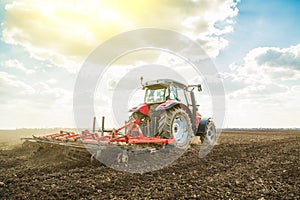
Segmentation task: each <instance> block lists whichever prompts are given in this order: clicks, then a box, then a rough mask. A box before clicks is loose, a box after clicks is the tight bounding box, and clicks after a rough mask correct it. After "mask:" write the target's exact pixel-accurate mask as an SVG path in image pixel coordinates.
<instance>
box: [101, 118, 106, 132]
mask: <svg viewBox="0 0 300 200" xmlns="http://www.w3.org/2000/svg"><path fill="white" fill-rule="evenodd" d="M104 123H105V117H104V116H102V124H101V136H104Z"/></svg>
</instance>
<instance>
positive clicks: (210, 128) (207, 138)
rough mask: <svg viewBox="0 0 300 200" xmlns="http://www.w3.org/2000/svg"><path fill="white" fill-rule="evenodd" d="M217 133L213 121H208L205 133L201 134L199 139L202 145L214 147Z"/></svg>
mask: <svg viewBox="0 0 300 200" xmlns="http://www.w3.org/2000/svg"><path fill="white" fill-rule="evenodd" d="M216 137H217V131H216V126H215V124H214V122H213V121H211V120H209V121H208V122H207V124H206V128H205V133H204V134H201V136H200V139H201V142H202V144H203V143H206V144H209V145H214V144H215V142H216V139H217V138H216Z"/></svg>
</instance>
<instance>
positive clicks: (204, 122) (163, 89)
mask: <svg viewBox="0 0 300 200" xmlns="http://www.w3.org/2000/svg"><path fill="white" fill-rule="evenodd" d="M142 80H143V78H142V77H141V82H142ZM195 88H197V89H198V91H199V92H200V91H202V88H201V85H200V84H199V85H187V86H186V85H184V84H182V83H179V82H177V81H174V80H170V79H159V80H155V81H149V82H146V83H145V84H142V89H144V90H146V91H145V97H144V103H143V104H140V105H139V106H137V107H134V108H132V109H130V112H132V114H131V116H130V119H131V120H139V126H140V128H141V131H142V133H143V134H144V135H145V136H147V137H157V136H159V137H160V138H174V139H175V141H176V146H177V147H187V145H189V143H190V141H191V139H192V138H193V137H194V136H200V139H201V142H204V140H205V138H206V141H207V142H209V143H210V144H213V143H214V142H215V139H216V138H215V137H216V128H215V125H214V123H213V121H212V119H211V118H202V116H201V114H200V113H199V112H198V106H199V105H197V103H196V100H195V95H194V89H195Z"/></svg>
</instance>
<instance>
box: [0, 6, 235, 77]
mask: <svg viewBox="0 0 300 200" xmlns="http://www.w3.org/2000/svg"><path fill="white" fill-rule="evenodd" d="M236 4H237V3H236V1H233V0H217V1H210V0H205V1H195V0H184V1H183V0H162V1H152V0H144V1H140V0H132V1H123V0H119V1H117V0H102V1H98V0H91V1H89V2H88V3H83V2H82V1H79V0H77V1H74V0H64V1H51V0H43V1H34V0H21V1H12V2H11V3H9V4H7V5H6V7H5V9H6V15H5V22H4V23H3V25H2V28H3V38H2V39H3V40H4V41H5V42H6V43H9V44H15V45H20V46H22V47H24V48H25V49H26V50H27V51H28V52H29V53H30V55H31V56H32V57H34V58H36V59H39V60H46V61H50V62H51V63H53V64H54V65H56V66H59V67H63V68H65V69H67V70H68V71H70V72H76V71H77V70H78V69H79V66H80V65H81V63H82V61H83V59H84V58H85V57H86V56H87V55H88V54H89V53H90V52H91V51H92V50H93V49H94V48H95V47H97V46H98V45H99V44H100V43H101V42H103V41H105V40H106V39H108V38H110V37H111V36H113V35H115V34H118V33H121V32H123V31H128V30H131V29H134V28H141V27H157V28H166V29H171V30H175V31H179V32H182V33H184V34H187V35H189V36H190V37H192V38H193V39H194V40H196V41H198V42H199V43H200V44H202V45H203V49H206V50H207V51H208V54H209V55H210V56H213V57H216V56H217V55H218V54H219V51H220V49H222V48H224V47H225V46H226V45H227V44H228V42H227V41H226V40H225V39H224V38H223V37H222V36H223V34H226V33H228V32H231V31H233V26H232V24H233V19H234V17H235V16H236V15H237V13H238V9H237V7H236Z"/></svg>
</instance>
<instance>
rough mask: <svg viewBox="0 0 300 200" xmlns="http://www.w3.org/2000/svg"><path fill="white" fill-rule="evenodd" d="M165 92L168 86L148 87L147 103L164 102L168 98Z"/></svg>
mask: <svg viewBox="0 0 300 200" xmlns="http://www.w3.org/2000/svg"><path fill="white" fill-rule="evenodd" d="M165 93H166V88H162V89H147V91H146V95H145V103H146V104H153V103H162V102H164V101H165V99H166V98H165Z"/></svg>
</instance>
